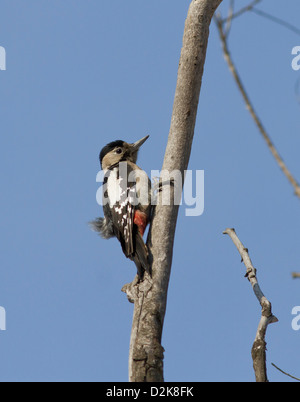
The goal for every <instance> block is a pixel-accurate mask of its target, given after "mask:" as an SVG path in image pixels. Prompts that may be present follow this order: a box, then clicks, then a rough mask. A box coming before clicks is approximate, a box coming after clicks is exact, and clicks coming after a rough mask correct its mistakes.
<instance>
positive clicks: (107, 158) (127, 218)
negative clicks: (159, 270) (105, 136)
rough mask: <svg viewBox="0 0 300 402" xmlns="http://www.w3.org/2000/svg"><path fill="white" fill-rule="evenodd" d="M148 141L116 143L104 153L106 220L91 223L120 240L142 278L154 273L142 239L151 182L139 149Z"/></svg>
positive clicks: (101, 156)
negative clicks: (142, 166) (139, 164)
mask: <svg viewBox="0 0 300 402" xmlns="http://www.w3.org/2000/svg"><path fill="white" fill-rule="evenodd" d="M147 138H148V136H147V137H144V138H142V139H141V140H139V141H137V142H135V143H134V144H128V143H126V142H125V141H121V140H118V141H113V142H111V143H109V144H107V145H106V146H105V147H104V148H103V149H102V150H101V152H100V163H101V167H102V169H103V171H104V182H103V211H104V218H97V219H96V220H94V221H93V222H91V226H92V228H93V230H95V231H96V232H98V233H99V234H100V235H101V237H103V238H104V239H109V238H111V237H117V239H118V240H119V242H120V243H121V247H122V250H123V253H124V254H125V256H126V257H127V258H130V259H131V260H133V261H134V262H135V265H136V267H137V272H138V276H139V279H142V278H143V275H144V271H147V272H148V273H149V274H151V272H150V264H149V258H148V249H147V246H146V245H145V243H144V240H143V234H144V231H145V229H146V226H147V224H148V223H149V220H150V214H151V197H150V194H151V182H150V180H149V178H148V176H147V175H146V173H145V172H144V171H143V170H142V169H140V168H139V167H138V166H137V165H136V160H137V153H138V150H139V148H140V146H141V145H142V144H143V143H144V142H145V141H146V140H147Z"/></svg>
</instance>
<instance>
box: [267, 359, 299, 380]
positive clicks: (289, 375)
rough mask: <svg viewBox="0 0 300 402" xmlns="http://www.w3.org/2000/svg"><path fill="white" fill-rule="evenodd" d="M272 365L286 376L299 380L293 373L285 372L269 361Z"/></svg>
mask: <svg viewBox="0 0 300 402" xmlns="http://www.w3.org/2000/svg"><path fill="white" fill-rule="evenodd" d="M271 364H272V366H274V367H275V368H276V369H277V370H279V371H280V372H281V373H283V374H285V375H287V376H288V377H291V378H293V379H294V380H297V381H300V378H297V377H294V376H293V375H291V374H289V373H286V372H285V371H283V370H281V368H279V367H277V366H276V365H275V364H274V363H271Z"/></svg>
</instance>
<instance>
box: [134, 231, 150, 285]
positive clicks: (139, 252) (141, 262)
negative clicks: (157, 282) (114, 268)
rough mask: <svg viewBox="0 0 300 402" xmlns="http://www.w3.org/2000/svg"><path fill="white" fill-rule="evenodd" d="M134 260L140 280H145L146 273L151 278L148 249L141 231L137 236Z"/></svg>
mask: <svg viewBox="0 0 300 402" xmlns="http://www.w3.org/2000/svg"><path fill="white" fill-rule="evenodd" d="M132 259H133V261H134V263H135V265H136V268H137V272H138V276H139V279H143V277H144V272H145V271H146V272H147V273H148V274H149V275H150V276H151V266H150V263H149V253H148V248H147V246H146V244H145V243H144V240H143V238H142V236H141V234H140V232H139V231H137V232H136V235H135V252H134V254H133V255H132Z"/></svg>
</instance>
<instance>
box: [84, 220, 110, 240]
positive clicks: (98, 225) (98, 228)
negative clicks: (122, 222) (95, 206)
mask: <svg viewBox="0 0 300 402" xmlns="http://www.w3.org/2000/svg"><path fill="white" fill-rule="evenodd" d="M89 225H90V228H91V229H92V230H93V231H94V232H97V233H99V235H100V236H101V237H103V239H110V238H111V237H114V231H113V225H112V223H111V222H109V221H108V220H107V219H106V218H96V219H95V220H94V221H91V222H89Z"/></svg>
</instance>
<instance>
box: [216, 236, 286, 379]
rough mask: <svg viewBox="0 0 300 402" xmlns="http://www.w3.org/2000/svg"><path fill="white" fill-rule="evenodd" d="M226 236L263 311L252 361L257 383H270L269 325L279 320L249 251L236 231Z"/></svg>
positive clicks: (253, 347)
mask: <svg viewBox="0 0 300 402" xmlns="http://www.w3.org/2000/svg"><path fill="white" fill-rule="evenodd" d="M223 233H224V234H228V235H229V236H230V238H231V240H232V241H233V243H234V245H235V246H236V248H237V249H238V251H239V253H240V255H241V257H242V261H243V262H244V264H245V266H246V269H247V270H246V275H245V276H246V277H247V278H248V279H249V281H250V283H251V285H252V289H253V291H254V294H255V296H256V297H257V299H258V301H259V303H260V305H261V308H262V311H261V319H260V322H259V325H258V328H257V332H256V336H255V340H254V343H253V346H252V351H251V354H252V360H253V368H254V372H255V377H256V381H257V382H268V378H267V367H266V345H267V344H266V341H265V336H266V331H267V327H268V325H269V324H271V323H273V322H277V321H278V319H277V318H276V317H275V316H274V315H273V314H272V307H271V303H270V302H269V300H267V298H266V297H265V296H264V294H263V292H262V291H261V289H260V286H259V284H258V281H257V277H256V269H255V268H254V267H253V264H252V261H251V259H250V257H249V252H248V249H247V248H245V247H244V245H243V244H242V242H241V241H240V239H239V238H238V236H237V234H236V232H235V230H234V229H226V230H225V231H224V232H223Z"/></svg>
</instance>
